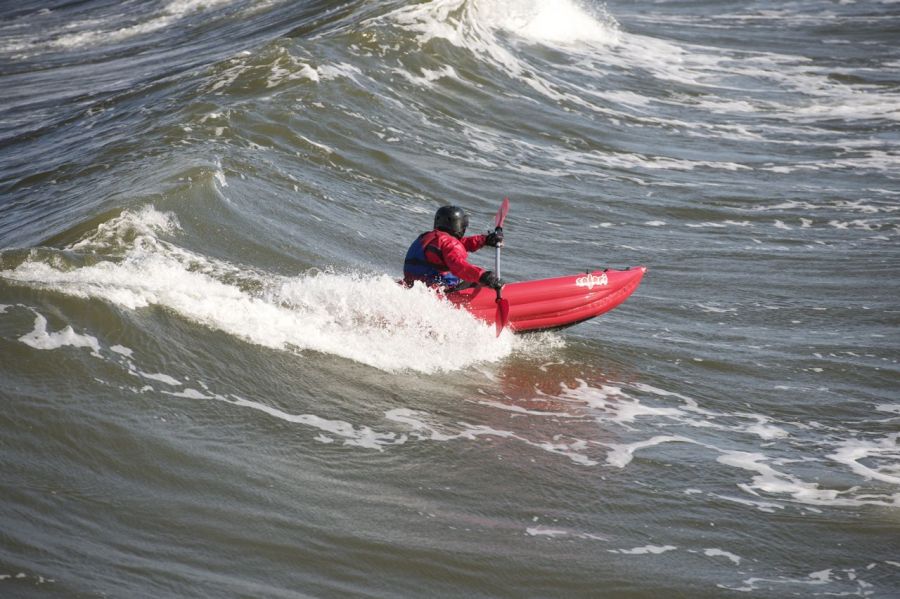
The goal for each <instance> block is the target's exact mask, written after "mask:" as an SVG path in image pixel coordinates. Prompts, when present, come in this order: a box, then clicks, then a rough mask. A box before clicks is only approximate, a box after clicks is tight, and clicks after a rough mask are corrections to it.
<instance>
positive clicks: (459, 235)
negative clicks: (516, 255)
mask: <svg viewBox="0 0 900 599" xmlns="http://www.w3.org/2000/svg"><path fill="white" fill-rule="evenodd" d="M468 226H469V216H468V215H467V214H466V213H465V211H464V210H463V209H462V208H460V207H458V206H441V207H440V208H438V210H437V212H435V214H434V229H433V230H432V231H427V232H425V233H422V234H421V235H419V236H418V237H417V238H416V240H415V241H413V242H412V245H410V246H409V250H408V251H407V252H406V260H404V262H403V281H404V282H405V283H406V284H407V285H412V284H413V283H415V282H416V281H423V282H424V283H425V284H426V285H431V286H434V287H440V288H442V289H445V290H447V289H452V288H455V287H457V286H459V285H460V284H463V281H468V282H469V283H478V284H480V285H484V286H485V287H490V288H491V289H499V288H500V287H501V286H502V285H503V283H502V282H501V281H500V279H499V278H497V275H496V274H494V273H493V272H491V271H489V270H485V269H483V268H479V267H477V266H475V265H473V264H469V252H477V251H478V250H480V249H481V248H483V247H484V246H486V245H487V246H490V247H498V246H500V247H503V232H502V231H497V232H493V233H488V234H487V235H470V236H469V237H463V236H464V235H465V234H466V228H467V227H468Z"/></svg>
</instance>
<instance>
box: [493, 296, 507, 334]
mask: <svg viewBox="0 0 900 599" xmlns="http://www.w3.org/2000/svg"><path fill="white" fill-rule="evenodd" d="M507 322H509V300H507V299H503V298H502V297H498V298H497V322H496V325H497V336H498V337H499V336H500V333H502V332H503V329H505V328H506V323H507Z"/></svg>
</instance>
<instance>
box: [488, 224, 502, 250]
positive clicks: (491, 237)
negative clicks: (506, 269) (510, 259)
mask: <svg viewBox="0 0 900 599" xmlns="http://www.w3.org/2000/svg"><path fill="white" fill-rule="evenodd" d="M484 245H487V246H490V247H492V248H498V247H499V248H502V247H503V229H497V230H496V231H492V232H491V233H488V234H487V236H486V237H485V239H484Z"/></svg>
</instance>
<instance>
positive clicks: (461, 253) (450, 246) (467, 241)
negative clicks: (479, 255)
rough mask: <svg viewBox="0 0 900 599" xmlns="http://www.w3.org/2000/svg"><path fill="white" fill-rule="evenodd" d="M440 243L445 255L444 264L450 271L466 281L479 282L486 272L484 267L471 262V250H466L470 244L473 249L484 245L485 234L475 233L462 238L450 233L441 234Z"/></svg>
mask: <svg viewBox="0 0 900 599" xmlns="http://www.w3.org/2000/svg"><path fill="white" fill-rule="evenodd" d="M438 243H439V245H440V248H441V252H442V253H443V255H444V264H446V265H447V268H449V269H450V272H452V273H453V274H455V275H456V276H457V277H459V278H460V279H463V280H464V281H470V282H472V283H477V282H478V279H480V278H481V275H482V274H484V269H483V268H478V267H477V266H475V265H474V264H469V252H468V251H466V250H467V249H468V248H469V247H470V246H471V247H472V248H473V249H472V251H475V250H477V249H478V248H481V247H482V246H484V235H473V236H471V237H465V238H463V239H462V240H459V239H456V238H454V237H452V236H450V235H441V236H440V239H439V241H438ZM476 246H477V247H476Z"/></svg>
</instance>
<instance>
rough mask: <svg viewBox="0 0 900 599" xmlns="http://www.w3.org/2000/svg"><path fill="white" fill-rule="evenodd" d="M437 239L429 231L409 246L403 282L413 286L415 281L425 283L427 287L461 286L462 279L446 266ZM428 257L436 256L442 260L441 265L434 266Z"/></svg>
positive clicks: (404, 262)
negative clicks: (435, 241)
mask: <svg viewBox="0 0 900 599" xmlns="http://www.w3.org/2000/svg"><path fill="white" fill-rule="evenodd" d="M436 237H437V234H436V233H435V232H434V231H428V232H426V233H422V234H421V235H419V236H418V237H417V238H416V240H415V241H413V242H412V245H410V246H409V250H407V252H406V259H405V260H404V261H403V280H404V281H405V282H406V284H407V285H412V284H413V283H414V282H415V281H424V282H425V284H426V285H433V286H441V287H455V286H456V285H459V283H460V278H459V277H457V276H456V275H454V274H452V273H451V272H449V270H448V269H447V267H446V265H445V264H444V256H443V254H442V252H441V249H440V248H439V247H438V246H437V244H436V243H433V242H434V240H435V238H436ZM426 255H431V256H435V257H436V258H438V259H439V260H440V264H432V263H431V262H429V261H428V259H427V258H426V257H425V256H426ZM441 267H443V270H441Z"/></svg>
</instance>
